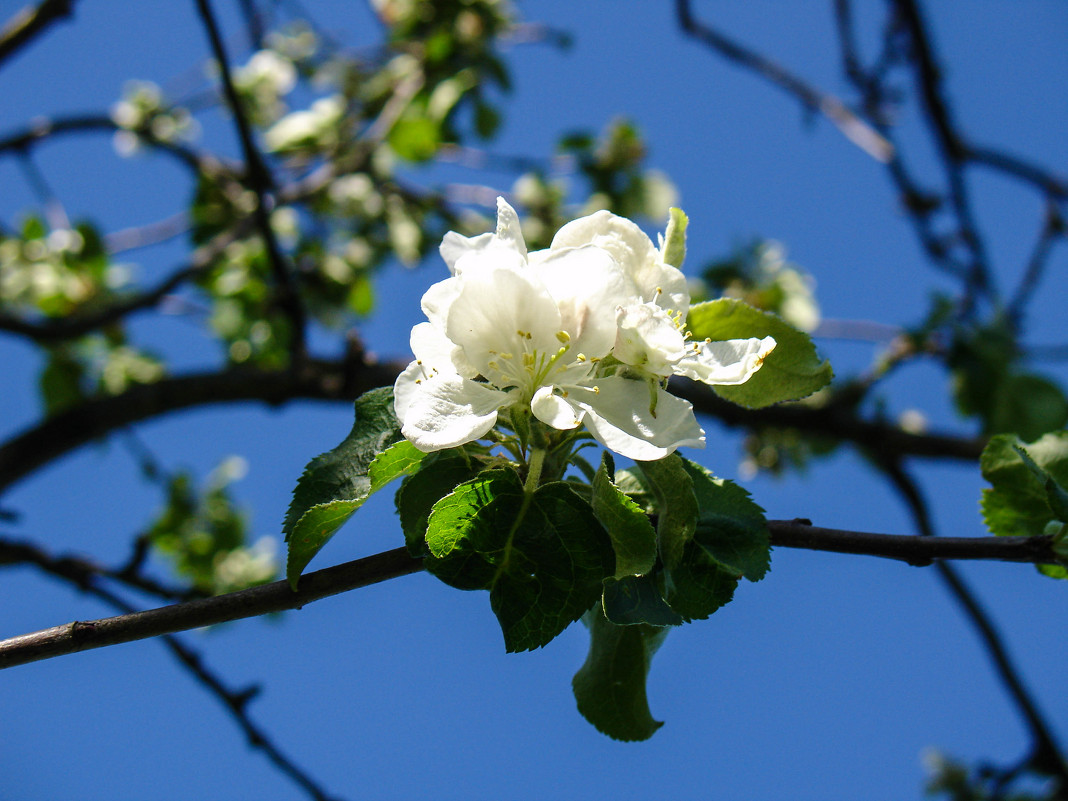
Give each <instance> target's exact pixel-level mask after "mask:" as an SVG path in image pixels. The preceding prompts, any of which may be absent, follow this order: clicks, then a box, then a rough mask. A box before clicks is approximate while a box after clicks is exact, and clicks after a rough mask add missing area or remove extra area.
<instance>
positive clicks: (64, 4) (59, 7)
mask: <svg viewBox="0 0 1068 801" xmlns="http://www.w3.org/2000/svg"><path fill="white" fill-rule="evenodd" d="M73 6H74V0H43V2H41V3H40V4H39V5H38V6H37V7H36V8H34V7H32V6H25V7H24V8H23V9H22V10H21V11H19V12H17V13H16V14H15V16H13V17H12V18H11V19H9V20H8V21H7V22H6V23H5V24H4V27H3V28H0V64H2V63H3V62H4V61H6V60H7V59H8V58H10V57H11V56H13V55H14V54H15V53H16V52H18V51H19V50H21V49H22V48H23V47H25V46H26V45H28V44H29V43H30V42H32V41H33V40H34V39H36V38H37V37H38V36H39V35H40V34H42V33H44V31H45V30H47V28H48V27H49V26H50V25H51V24H52V23H54V22H57V21H58V20H60V19H64V18H66V17H69V16H71V14H72V13H73Z"/></svg>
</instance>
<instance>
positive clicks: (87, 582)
mask: <svg viewBox="0 0 1068 801" xmlns="http://www.w3.org/2000/svg"><path fill="white" fill-rule="evenodd" d="M20 562H25V563H30V564H34V565H36V566H38V567H40V568H41V569H42V570H44V571H45V572H46V573H49V574H51V575H53V576H56V577H58V578H61V579H63V580H65V581H68V582H70V583H71V584H73V585H74V586H76V587H77V588H78V589H80V590H81V591H82V592H85V593H88V594H90V595H92V596H94V597H96V598H99V599H100V600H102V601H104V602H105V603H106V604H108V605H109V606H111V607H113V608H115V609H118V610H119V611H121V612H124V613H125V614H126V615H130V614H135V613H136V610H135V609H134V608H133V607H132V606H130V604H128V603H127V602H126V601H125V600H124V599H122V598H121V597H119V596H118V595H116V594H115V593H113V592H111V591H110V590H107V589H105V588H104V587H101V586H100V585H99V584H98V583H97V579H98V578H100V577H104V578H109V579H114V580H118V581H122V582H124V583H126V584H127V585H129V586H131V587H134V588H136V589H139V590H142V591H146V592H151V593H153V594H156V595H163V596H171V597H181V595H183V593H179V592H177V591H175V590H169V589H167V588H165V587H162V586H161V585H159V584H157V583H155V582H151V581H148V580H146V579H143V577H140V576H132V575H131V574H130V573H128V572H126V571H118V572H116V571H112V570H107V569H104V568H101V567H99V566H98V565H94V564H92V563H90V562H88V561H86V560H85V559H82V558H80V557H69V556H68V557H63V556H61V557H55V556H52V555H50V554H48V553H46V552H45V551H43V550H42V549H41V548H38V547H37V546H35V545H32V544H30V543H25V542H13V541H3V540H0V565H3V564H16V563H20ZM184 594H185V595H188V593H184ZM161 640H162V642H163V645H164V646H165V647H166V648H167V650H169V651H170V652H171V654H172V655H173V656H174V658H175V659H177V660H178V662H179V663H180V664H181V665H182V666H183V667H184V668H185V669H186V670H188V671H189V672H190V673H191V674H192V675H193V677H194V678H195V679H196V680H197V681H198V682H199V683H200V684H201V685H202V686H203V687H204V688H205V689H207V691H208V692H209V693H211V694H212V695H213V696H214V697H215V698H216V700H218V701H219V702H220V703H221V704H222V705H223V706H225V707H226V709H227V711H228V712H229V713H230V716H231V717H232V718H233V719H234V722H235V723H236V724H237V726H238V728H240V729H241V731H242V732H244V734H245V737H246V738H247V739H248V742H249V745H250V746H251V747H252V748H255V749H258V750H260V751H262V752H263V753H264V754H265V755H266V757H267V758H268V759H269V760H270V761H271V762H272V763H273V764H274V766H275V767H276V768H278V770H279V771H281V772H282V773H284V774H285V775H286V776H288V777H289V778H290V779H292V780H293V781H294V782H295V783H296V784H298V785H299V786H300V787H301V788H302V789H303V790H304V791H305V792H306V793H307V794H308V795H309V797H311V798H312V799H314V801H330V797H329V796H328V795H327V794H326V792H325V791H324V790H323V789H322V788H321V787H320V786H319V785H318V783H317V782H316V781H315V780H314V779H313V778H312V777H311V776H310V775H309V774H308V773H306V772H305V771H303V770H301V769H300V768H299V767H298V766H297V765H296V764H295V763H294V762H293V761H292V760H291V759H289V757H287V756H286V755H285V754H284V753H282V751H281V749H280V748H279V747H278V746H277V745H275V743H274V741H273V740H272V739H271V737H270V736H269V734H268V733H267V732H266V731H265V730H264V729H263V728H261V727H260V726H258V725H256V724H255V723H254V722H253V721H252V719H251V717H249V714H248V704H249V701H251V700H252V699H253V698H254V697H255V696H256V694H257V692H258V688H256V687H255V686H253V687H250V688H246V689H241V690H239V689H232V688H230V687H227V686H226V684H225V683H224V682H223V680H222V679H221V678H220V677H219V676H217V675H216V674H215V673H213V672H212V671H211V670H209V669H208V667H207V666H206V665H205V664H204V659H203V657H202V656H201V655H200V654H199V653H197V652H196V651H194V650H193V649H192V648H190V647H189V646H187V645H185V643H183V642H182V641H181V640H179V639H178V638H177V637H175V636H173V635H171V634H164V635H162V636H161Z"/></svg>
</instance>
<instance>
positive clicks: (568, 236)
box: [552, 211, 690, 313]
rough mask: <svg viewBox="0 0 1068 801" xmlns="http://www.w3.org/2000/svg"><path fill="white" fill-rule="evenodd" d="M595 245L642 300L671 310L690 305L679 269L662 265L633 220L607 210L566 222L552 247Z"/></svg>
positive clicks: (681, 309)
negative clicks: (610, 258)
mask: <svg viewBox="0 0 1068 801" xmlns="http://www.w3.org/2000/svg"><path fill="white" fill-rule="evenodd" d="M581 245H595V246H597V247H599V248H603V249H604V250H607V251H608V252H609V254H611V256H612V258H614V259H615V260H616V261H617V262H618V263H619V264H620V266H621V267H622V268H623V272H624V274H625V275H626V276H627V280H628V281H629V283H630V290H631V292H632V293H633V294H635V295H637V296H638V297H640V298H641V299H642V300H643V301H655V302H656V303H657V304H658V305H660V306H663V307H664V308H665V309H670V310H671V311H681V312H684V313H685V311H686V310H687V309H688V308H689V307H690V290H689V287H688V286H687V284H686V277H685V276H684V275H683V274H682V272H681V271H680V270H678V269H676V268H674V267H672V266H671V265H669V264H664V263H663V261H661V258H660V252H659V251H658V250H657V249H656V248H655V247H654V246H653V243H652V241H651V240H650V239H649V237H648V236H646V235H645V232H644V231H642V229H641V228H639V227H638V226H637V225H635V224H634V223H633V222H632V221H630V220H628V219H627V218H626V217H619V216H617V215H615V214H612V213H611V212H608V211H598V212H596V213H594V214H591V215H589V216H588V217H581V218H579V219H577V220H574V221H572V222H569V223H568V224H567V225H565V226H564V227H563V228H561V229H560V230H559V231H557V232H556V236H554V237H553V242H552V249H553V250H556V249H557V248H563V247H579V246H581Z"/></svg>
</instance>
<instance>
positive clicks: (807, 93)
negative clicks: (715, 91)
mask: <svg viewBox="0 0 1068 801" xmlns="http://www.w3.org/2000/svg"><path fill="white" fill-rule="evenodd" d="M675 12H676V16H677V18H678V21H679V27H680V28H682V30H683V32H685V33H686V34H688V35H690V36H692V37H693V38H695V39H697V40H698V41H700V42H702V43H704V44H705V45H707V46H708V47H710V48H712V49H713V50H715V51H716V52H718V53H719V54H720V55H722V56H724V57H725V58H727V59H729V60H730V61H733V62H734V63H736V64H738V65H740V66H742V67H744V68H746V69H749V70H752V71H754V72H756V73H757V74H759V75H760V76H761V77H763V78H765V79H766V80H768V81H770V82H771V83H773V84H775V85H776V86H778V87H779V88H780V89H783V90H784V91H786V92H788V93H789V94H791V95H793V96H794V97H796V98H797V99H798V100H800V101H801V103H802V104H803V105H804V106H805V107H806V108H808V109H810V110H812V111H817V112H819V113H820V114H822V115H823V116H824V117H826V118H827V119H828V120H830V122H831V123H832V124H833V125H834V127H836V128H837V129H838V130H839V131H840V132H841V133H842V135H843V136H845V137H846V139H848V140H849V141H850V142H852V143H853V144H855V145H856V146H857V147H859V148H860V149H861V150H863V151H864V152H865V153H867V154H868V155H869V156H871V157H872V158H874V159H875V160H877V161H881V162H887V161H890V159H891V158H893V155H894V147H893V145H891V144H890V142H888V141H887V140H886V138H885V137H884V136H883V135H882V134H880V133H879V132H878V131H876V130H875V129H874V128H872V127H871V126H870V125H868V123H866V122H865V121H864V120H862V119H861V118H860V117H858V116H857V115H856V114H854V113H853V112H852V111H851V110H850V109H849V107H848V106H846V104H845V103H843V102H842V101H841V100H839V99H838V98H837V97H835V96H834V95H831V94H828V93H827V92H823V91H820V90H819V89H816V88H815V87H814V86H812V85H811V84H809V83H807V82H805V81H803V80H802V79H801V78H798V77H797V76H796V75H794V74H793V73H791V72H789V71H788V70H786V69H785V68H784V67H782V66H780V65H779V64H777V63H775V62H774V61H772V60H771V59H769V58H767V57H765V56H762V55H760V54H759V53H756V52H754V51H752V50H750V49H748V48H746V47H743V46H742V45H740V44H739V43H737V42H735V41H733V40H732V39H729V38H727V37H726V36H724V35H723V34H722V33H720V32H719V31H717V30H715V29H713V28H711V27H710V26H708V25H706V24H704V23H702V22H699V21H698V20H697V19H696V18H695V17H694V16H693V11H692V10H691V8H690V2H689V0H675Z"/></svg>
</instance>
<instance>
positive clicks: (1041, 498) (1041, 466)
mask: <svg viewBox="0 0 1068 801" xmlns="http://www.w3.org/2000/svg"><path fill="white" fill-rule="evenodd" d="M979 466H980V469H981V470H982V473H983V477H984V478H985V479H986V480H987V481H989V482H990V484H991V488H990V489H986V490H983V499H982V503H981V507H982V511H983V519H984V521H985V522H986V525H987V527H988V528H989V529H990V531H991V532H992V533H994V534H996V535H998V536H1028V537H1034V536H1039V535H1042V534H1046V533H1047V532H1048V531H1049V528H1050V524H1051V523H1065V522H1068V520H1065V519H1064V517H1062V515H1064V513H1065V512H1066V511H1068V509H1066V508H1065V506H1066V504H1068V498H1066V493H1065V487H1068V431H1054V432H1051V433H1049V434H1046V435H1045V436H1043V437H1041V438H1040V439H1038V440H1036V441H1035V442H1033V443H1031V444H1030V445H1027V446H1025V447H1024V446H1022V443H1020V441H1019V440H1018V439H1017V438H1016V437H1014V436H1011V435H1008V434H1001V435H998V436H994V437H991V438H990V441H989V442H988V443H987V446H986V448H985V449H984V450H983V455H982V456H981V457H980V461H979ZM1054 528H1056V526H1054ZM1063 567H1064V566H1063V565H1039V566H1038V568H1039V570H1040V571H1041V572H1042V573H1044V574H1045V575H1047V576H1051V577H1053V578H1068V572H1066V571H1065V570H1064V569H1063Z"/></svg>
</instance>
